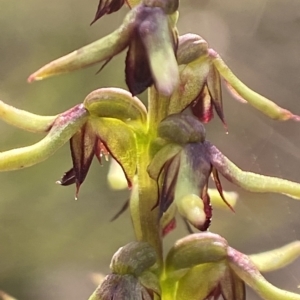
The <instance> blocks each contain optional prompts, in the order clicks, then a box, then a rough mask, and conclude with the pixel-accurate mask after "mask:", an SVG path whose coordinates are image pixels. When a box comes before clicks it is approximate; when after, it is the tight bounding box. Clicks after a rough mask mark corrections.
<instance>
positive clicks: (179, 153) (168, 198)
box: [148, 113, 300, 231]
mask: <svg viewBox="0 0 300 300" xmlns="http://www.w3.org/2000/svg"><path fill="white" fill-rule="evenodd" d="M157 136H158V139H157V141H158V142H159V143H160V144H162V147H161V149H160V150H159V151H158V152H157V153H156V154H155V155H154V157H153V159H152V161H151V163H150V165H149V166H148V173H149V175H150V177H151V178H153V179H154V180H155V181H156V182H157V186H158V190H159V195H158V203H157V205H158V206H159V209H160V217H161V218H162V219H164V215H167V220H168V222H165V221H164V226H166V229H167V231H168V228H169V227H168V226H171V229H172V228H173V227H174V226H173V225H172V224H173V223H172V222H174V221H173V218H174V216H175V212H176V209H177V210H178V211H179V213H180V214H181V216H182V217H183V218H184V219H186V220H187V221H188V222H189V223H191V224H192V225H193V226H194V227H195V228H197V229H199V230H202V231H205V230H207V228H208V227H209V224H210V220H211V217H212V208H211V204H210V197H209V193H208V182H209V178H210V176H211V175H212V177H213V179H214V182H215V185H216V187H217V190H218V192H219V194H220V196H221V198H222V199H223V201H224V202H225V203H226V204H227V205H228V207H229V208H231V210H233V209H232V207H231V206H230V204H229V203H228V202H227V201H226V199H225V197H224V195H223V190H222V185H221V182H220V179H219V174H218V173H220V174H222V175H223V176H224V177H225V178H226V179H227V180H229V181H230V182H232V183H234V184H236V185H238V186H240V187H242V188H244V189H246V190H250V191H254V192H274V193H281V194H286V195H289V196H291V197H293V198H297V199H299V198H300V188H299V185H298V184H297V183H294V182H290V181H287V180H283V179H279V178H273V177H268V176H263V175H258V174H254V173H251V172H245V171H242V170H240V169H239V168H238V167H237V166H235V165H234V164H233V163H232V162H231V161H230V160H229V159H228V158H227V157H226V156H225V155H223V154H222V153H221V152H220V150H218V149H217V148H216V147H215V146H214V145H212V144H211V143H210V142H209V141H207V140H205V128H204V126H203V124H202V123H201V122H200V121H199V120H198V119H197V118H196V117H195V116H193V115H190V114H186V113H181V114H174V115H171V116H168V117H167V118H166V119H164V120H163V121H162V122H161V123H160V125H159V126H158V130H157ZM159 143H158V144H159ZM174 205H175V209H174ZM168 210H170V211H171V213H170V212H168ZM168 224H170V225H168Z"/></svg>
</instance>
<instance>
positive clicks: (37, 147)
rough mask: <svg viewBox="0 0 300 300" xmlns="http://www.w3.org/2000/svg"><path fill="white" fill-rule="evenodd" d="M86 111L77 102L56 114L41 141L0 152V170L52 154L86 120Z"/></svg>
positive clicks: (40, 160) (29, 164)
mask: <svg viewBox="0 0 300 300" xmlns="http://www.w3.org/2000/svg"><path fill="white" fill-rule="evenodd" d="M87 119H88V112H87V111H86V109H85V108H84V107H83V105H82V104H79V105H77V106H75V107H73V108H71V109H70V110H68V111H66V112H64V113H62V114H60V115H58V117H57V118H56V119H55V121H54V122H53V125H52V127H51V130H50V131H49V133H48V134H47V135H46V137H44V138H43V139H42V140H41V141H39V142H38V143H36V144H33V145H31V146H27V147H23V148H17V149H13V150H9V151H5V152H1V153H0V171H12V170H17V169H22V168H26V167H30V166H32V165H35V164H37V163H39V162H42V161H44V160H46V159H47V158H48V157H50V156H51V155H53V154H54V153H55V152H56V151H57V150H58V149H59V148H60V147H61V146H63V145H64V144H65V143H66V142H68V141H69V140H70V138H71V137H72V136H73V135H74V134H75V133H76V132H77V130H79V129H80V128H81V126H82V125H83V124H84V123H85V122H86V121H87Z"/></svg>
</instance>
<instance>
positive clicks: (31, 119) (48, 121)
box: [0, 100, 57, 132]
mask: <svg viewBox="0 0 300 300" xmlns="http://www.w3.org/2000/svg"><path fill="white" fill-rule="evenodd" d="M56 118H57V116H39V115H36V114H32V113H30V112H27V111H25V110H21V109H18V108H15V107H13V106H11V105H8V104H6V103H4V102H3V101H1V100H0V119H1V120H3V121H4V122H6V123H8V124H10V125H12V126H15V127H18V128H21V129H23V130H27V131H32V132H47V131H49V130H50V129H51V126H52V125H53V122H54V121H55V119H56Z"/></svg>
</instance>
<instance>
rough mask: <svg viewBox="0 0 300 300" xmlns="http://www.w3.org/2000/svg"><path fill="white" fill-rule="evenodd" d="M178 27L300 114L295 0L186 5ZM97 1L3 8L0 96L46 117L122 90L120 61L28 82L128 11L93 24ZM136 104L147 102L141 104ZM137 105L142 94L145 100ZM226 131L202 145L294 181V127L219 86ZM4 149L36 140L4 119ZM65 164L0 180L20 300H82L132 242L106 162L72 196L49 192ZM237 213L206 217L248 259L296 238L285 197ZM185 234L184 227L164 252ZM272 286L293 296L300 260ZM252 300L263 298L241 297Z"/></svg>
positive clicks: (260, 197)
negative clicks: (103, 91)
mask: <svg viewBox="0 0 300 300" xmlns="http://www.w3.org/2000/svg"><path fill="white" fill-rule="evenodd" d="M181 2H182V4H181V8H180V21H179V24H178V28H179V31H180V33H181V34H183V33H187V32H193V33H197V34H199V35H201V36H202V37H203V38H205V39H206V40H207V41H208V42H209V44H210V46H211V47H212V48H214V49H215V50H216V51H218V52H219V53H220V54H221V56H222V57H223V59H224V60H225V61H226V63H227V64H228V65H229V66H230V67H231V68H232V70H233V71H234V72H235V73H236V75H238V76H239V78H240V79H242V80H243V81H244V82H245V83H246V84H247V85H248V86H250V87H251V88H253V89H254V90H256V91H258V92H260V93H261V94H263V95H265V96H267V97H269V98H270V99H272V100H273V101H275V102H276V103H278V104H279V105H281V106H283V107H285V108H287V109H289V110H291V111H293V112H294V113H297V114H300V104H299V94H300V84H299V82H300V59H299V52H300V34H299V32H300V2H299V0H285V1H282V0H269V1H268V0H243V1H240V0H231V1H223V0H198V1H195V0H184V1H181ZM97 5H98V1H97V0H91V1H82V0H81V1H80V0H64V1H60V0H52V1H39V0H27V1H17V0H0V28H1V29H0V66H1V67H0V99H1V100H3V101H5V102H7V103H9V104H11V105H13V106H16V107H18V108H21V109H26V110H29V111H31V112H35V113H38V114H44V115H53V114H57V113H59V112H62V111H64V110H66V109H68V108H70V107H72V106H74V105H75V104H77V103H80V102H81V101H82V100H83V99H84V98H85V96H86V95H87V94H88V93H90V92H91V91H92V90H94V89H96V88H99V87H107V86H117V87H124V88H125V84H124V54H122V55H119V56H118V57H116V58H114V59H113V61H112V62H110V63H109V64H108V65H107V66H106V68H105V69H104V70H103V71H102V72H101V73H100V74H97V75H95V73H96V72H97V70H98V66H95V67H92V68H89V69H85V70H82V71H78V72H75V73H72V74H69V75H62V76H59V77H54V78H50V79H48V80H45V81H41V82H36V83H33V84H27V82H26V79H27V77H28V76H29V75H30V74H31V73H32V72H33V71H35V70H37V69H38V68H39V67H41V66H42V65H44V64H45V63H48V62H49V61H51V60H53V59H55V58H57V57H59V56H62V55H64V54H66V53H68V52H70V51H73V50H74V49H77V48H79V47H81V46H83V45H85V44H87V43H90V42H93V41H94V40H97V39H99V38H100V37H102V36H104V35H105V34H107V33H109V32H111V31H112V30H114V29H115V28H117V26H119V25H120V24H121V22H122V19H123V17H124V15H125V13H126V11H127V8H124V9H123V10H122V11H120V12H118V13H116V14H113V15H110V16H106V17H103V18H102V19H101V20H100V21H98V22H97V23H96V24H94V25H93V26H92V27H90V26H89V23H90V22H91V20H92V19H93V17H94V14H95V12H96V8H97ZM142 98H143V96H142ZM143 99H145V98H143ZM224 107H225V116H226V120H227V123H228V127H229V134H228V135H227V134H225V130H224V128H223V127H222V124H221V122H220V121H219V120H218V119H217V118H216V119H215V120H213V121H212V122H211V123H210V124H209V125H208V126H207V131H208V132H207V137H208V139H209V140H210V141H211V142H213V143H214V144H216V145H217V146H218V147H219V149H221V150H222V151H223V153H224V154H226V155H227V156H229V158H231V159H232V160H233V161H234V162H235V163H236V164H237V165H239V166H240V167H241V168H243V169H246V170H251V171H254V172H259V173H262V174H267V175H273V176H278V177H284V178H287V179H290V180H294V181H298V182H299V181H300V172H299V169H300V161H299V158H300V154H299V149H300V138H299V132H300V127H299V125H300V124H297V123H295V122H291V121H290V122H285V123H283V122H275V121H272V120H269V119H268V118H267V117H265V116H264V115H262V114H261V113H260V112H257V111H255V110H254V109H253V108H252V107H250V106H249V105H246V104H241V103H239V102H237V101H236V100H234V99H232V97H230V96H229V95H228V94H227V93H226V90H224ZM0 136H1V138H0V151H5V150H8V149H11V148H15V147H20V146H24V145H29V144H31V143H34V142H36V141H38V140H39V139H41V138H42V135H40V136H39V135H34V134H31V133H26V132H22V131H20V130H18V129H15V128H11V127H10V126H8V125H6V124H5V123H3V122H1V123H0ZM70 167H71V158H70V154H69V147H68V145H66V146H65V147H63V148H62V149H61V150H59V151H58V152H57V153H56V154H55V155H54V156H53V157H51V158H50V159H49V160H47V161H46V162H43V163H41V164H39V165H37V166H34V167H31V168H28V169H24V170H21V171H17V172H8V173H1V174H0V191H1V193H0V290H4V291H6V292H7V293H9V294H11V295H13V296H14V297H16V298H17V299H19V300H37V299H43V300H54V299H73V300H82V299H87V298H88V296H89V295H90V294H91V293H92V291H93V290H94V289H95V285H94V283H93V282H92V280H91V276H92V274H93V272H103V273H107V272H109V268H108V266H109V262H110V259H111V256H112V254H113V253H114V252H115V251H116V250H117V249H118V248H119V247H120V246H122V245H124V244H126V243H128V242H129V241H131V240H133V239H134V234H133V230H132V227H131V224H130V220H129V219H130V218H129V214H128V212H125V213H124V214H123V215H122V216H121V217H120V218H119V219H118V220H116V221H115V222H112V223H111V222H110V221H109V220H110V218H111V217H112V216H113V215H114V214H115V213H116V212H117V211H118V210H119V209H120V207H121V206H122V205H123V203H124V201H125V200H126V199H127V197H128V192H127V191H124V192H115V191H111V190H110V189H109V188H108V185H107V179H106V174H107V167H108V166H107V164H106V163H105V164H104V166H99V164H98V162H96V161H94V163H93V165H92V168H91V171H90V172H89V174H88V177H87V179H86V181H85V183H84V184H83V186H82V188H81V192H80V195H79V199H78V200H77V201H75V200H74V193H75V188H74V186H71V187H60V186H58V185H56V184H55V181H56V180H58V179H59V178H60V177H61V175H62V174H63V173H64V172H65V171H67V170H68V169H69V168H70ZM222 182H223V185H224V188H225V189H227V190H235V191H238V192H239V194H240V199H239V202H238V204H237V207H236V213H235V214H233V213H232V212H230V211H218V210H215V211H214V218H213V222H212V224H213V225H212V227H211V231H213V232H216V233H219V234H221V235H222V236H224V237H225V238H226V239H228V241H229V243H230V244H231V246H233V247H235V248H237V249H239V250H240V251H242V252H244V253H255V252H260V251H265V250H270V249H273V248H275V247H279V246H281V245H283V244H285V243H289V242H291V241H293V240H296V239H299V236H300V218H299V214H300V203H299V202H297V201H295V200H292V199H289V198H287V197H284V196H278V195H273V194H253V193H249V192H244V191H242V190H240V189H238V188H236V187H235V186H233V185H231V184H229V183H227V182H226V181H225V179H223V180H222ZM185 234H186V231H185V228H184V226H183V225H182V223H181V221H180V220H178V228H177V229H176V230H175V231H174V232H173V233H172V234H170V235H169V236H168V237H167V239H166V244H167V246H166V248H168V247H170V245H171V244H172V243H174V241H175V240H176V239H178V238H179V237H182V236H184V235H185ZM266 277H267V279H268V280H270V281H271V282H272V283H273V284H275V285H276V286H278V287H281V288H284V289H288V290H291V291H294V292H297V291H298V292H300V291H299V289H298V288H297V286H298V285H299V284H300V261H299V260H298V261H296V262H295V263H294V264H293V265H291V266H289V267H287V268H285V269H283V270H280V271H278V272H273V273H270V274H266ZM249 299H253V300H256V299H259V298H258V297H257V296H256V295H255V294H254V293H252V292H249Z"/></svg>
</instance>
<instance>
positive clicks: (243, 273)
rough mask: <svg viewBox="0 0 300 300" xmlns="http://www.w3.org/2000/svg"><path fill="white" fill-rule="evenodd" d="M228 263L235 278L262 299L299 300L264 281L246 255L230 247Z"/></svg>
mask: <svg viewBox="0 0 300 300" xmlns="http://www.w3.org/2000/svg"><path fill="white" fill-rule="evenodd" d="M228 263H229V267H230V268H231V269H232V270H233V271H234V272H235V273H236V274H237V276H238V277H239V278H241V279H242V280H243V281H244V282H245V283H246V284H248V285H249V286H250V287H251V288H252V289H253V290H255V291H256V292H257V293H258V294H259V296H260V297H262V299H265V300H300V295H299V294H295V293H291V292H288V291H284V290H281V289H279V288H277V287H275V286H273V285H272V284H271V283H269V282H268V281H266V279H265V278H264V277H263V276H262V275H261V274H260V272H259V271H258V269H257V267H256V266H255V265H254V264H253V262H252V261H251V259H250V258H249V257H248V256H247V255H245V254H242V253H240V252H239V251H237V250H235V249H233V248H231V247H228Z"/></svg>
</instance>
